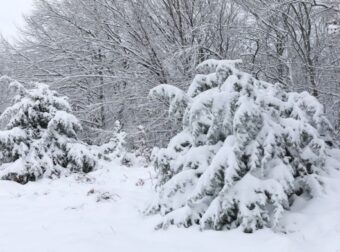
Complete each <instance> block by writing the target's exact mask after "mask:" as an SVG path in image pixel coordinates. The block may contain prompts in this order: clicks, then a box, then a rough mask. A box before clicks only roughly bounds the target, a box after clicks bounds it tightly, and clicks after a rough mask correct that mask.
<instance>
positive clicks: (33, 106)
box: [0, 81, 97, 183]
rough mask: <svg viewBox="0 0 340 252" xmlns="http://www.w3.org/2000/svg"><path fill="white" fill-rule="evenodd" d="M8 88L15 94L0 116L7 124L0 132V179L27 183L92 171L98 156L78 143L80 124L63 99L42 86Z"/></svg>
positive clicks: (19, 85)
mask: <svg viewBox="0 0 340 252" xmlns="http://www.w3.org/2000/svg"><path fill="white" fill-rule="evenodd" d="M11 86H12V87H14V88H16V89H17V90H18V94H17V96H16V97H15V99H14V103H13V105H12V106H11V107H9V108H7V109H6V110H5V111H4V112H3V114H2V115H1V116H0V121H2V122H6V125H7V126H6V130H4V131H0V178H1V179H8V180H14V181H17V182H19V183H27V182H28V181H34V180H36V179H38V178H40V177H42V176H46V177H51V178H52V177H59V176H60V175H62V174H65V173H69V172H89V171H92V170H93V169H94V167H95V166H96V164H97V161H96V160H97V157H96V155H95V154H94V153H92V152H91V151H90V148H89V147H88V146H87V145H86V144H84V143H82V142H81V141H79V140H78V138H77V133H78V131H79V130H80V129H81V125H80V123H79V121H78V120H77V118H76V117H75V116H74V115H72V114H71V107H70V105H69V103H68V101H67V99H66V97H61V96H59V95H58V94H57V93H56V92H55V91H52V90H50V89H49V87H48V86H47V85H44V84H35V88H33V89H30V90H28V89H26V88H24V87H23V86H22V85H21V84H20V83H18V82H15V81H14V82H12V84H11Z"/></svg>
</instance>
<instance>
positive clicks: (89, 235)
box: [0, 164, 340, 252]
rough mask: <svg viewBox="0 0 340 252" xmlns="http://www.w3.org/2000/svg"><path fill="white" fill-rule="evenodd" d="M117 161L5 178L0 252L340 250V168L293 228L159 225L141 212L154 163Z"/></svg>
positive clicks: (299, 212) (0, 193) (295, 216)
mask: <svg viewBox="0 0 340 252" xmlns="http://www.w3.org/2000/svg"><path fill="white" fill-rule="evenodd" d="M111 166H112V167H107V168H106V169H103V170H99V171H96V172H93V173H90V174H88V175H87V176H79V175H75V176H73V177H69V178H63V179H60V180H54V181H50V180H41V181H39V182H35V183H29V184H27V185H25V186H23V185H20V184H16V183H13V182H6V181H0V252H23V251H25V252H52V251H58V252H59V251H63V252H68V251H72V252H75V251H82V252H93V251H96V252H106V251H110V252H112V251H117V252H129V251H131V252H132V251H138V252H142V251H148V252H155V251H157V252H159V251H162V252H191V251H193V252H200V251H202V252H203V251H204V252H207V251H214V252H219V251H233V252H238V251H240V252H249V251H252V252H256V251H259V252H260V251H261V252H267V251H268V252H269V251H270V252H273V251H275V252H281V251H282V252H305V251H306V252H307V251H308V252H320V251H322V252H339V251H340V176H339V174H332V177H330V178H329V179H328V183H327V186H326V188H325V191H326V193H325V195H323V196H320V198H318V199H313V200H312V201H310V202H309V203H308V204H307V205H308V206H307V207H305V208H303V209H301V208H299V204H296V206H294V208H293V211H292V212H291V213H289V214H287V215H286V216H285V218H284V220H283V221H284V222H285V223H286V225H287V227H288V228H287V231H288V233H287V234H283V233H274V232H273V231H270V230H261V231H257V232H255V233H254V234H245V233H243V232H242V231H241V230H232V231H229V232H224V231H204V232H200V231H199V230H198V229H197V228H195V227H193V228H189V229H184V228H180V229H178V228H176V227H171V228H170V229H169V230H167V231H163V230H161V231H155V230H154V226H155V225H156V224H157V223H158V222H159V221H160V217H158V216H153V217H145V216H143V214H142V213H141V211H142V210H143V209H144V208H145V207H146V206H147V204H148V203H149V202H150V200H151V197H152V195H153V190H152V180H151V179H150V177H151V176H150V170H149V169H146V168H126V167H120V166H118V165H114V164H112V165H111ZM295 211H296V212H295Z"/></svg>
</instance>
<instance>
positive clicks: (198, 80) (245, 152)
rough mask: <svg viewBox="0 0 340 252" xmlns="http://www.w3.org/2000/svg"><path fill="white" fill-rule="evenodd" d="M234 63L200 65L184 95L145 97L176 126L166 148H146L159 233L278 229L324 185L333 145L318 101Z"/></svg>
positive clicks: (161, 92)
mask: <svg viewBox="0 0 340 252" xmlns="http://www.w3.org/2000/svg"><path fill="white" fill-rule="evenodd" d="M239 63H241V62H240V61H238V60H236V61H235V60H234V61H233V60H207V61H205V62H203V63H201V64H200V65H199V66H198V71H199V72H200V73H201V74H199V75H197V76H196V77H195V78H194V80H193V82H192V84H191V85H190V87H189V89H188V91H187V92H184V91H182V90H180V89H178V88H176V87H173V86H169V85H160V86H158V87H156V88H154V89H152V90H151V92H150V94H151V96H152V97H156V98H163V99H164V98H167V99H168V101H167V102H168V103H169V104H170V109H169V112H170V114H171V115H176V117H177V118H178V116H179V117H180V118H182V121H183V130H182V131H181V132H180V133H179V134H177V135H176V136H175V137H174V138H172V140H171V141H170V143H169V145H168V147H167V148H162V149H156V148H155V149H154V151H153V157H152V159H153V165H154V167H155V169H156V171H157V173H158V197H157V199H156V200H155V202H154V204H152V206H151V207H150V208H149V209H148V211H147V212H148V213H157V212H160V213H161V214H162V215H164V216H165V217H164V221H163V222H162V223H161V224H160V225H159V228H166V227H167V226H169V225H171V224H174V225H178V226H181V225H183V226H190V225H193V224H199V225H200V227H201V228H202V229H216V230H221V229H233V228H237V227H241V228H242V229H243V231H244V232H253V231H255V230H257V229H261V228H264V227H272V228H275V227H277V225H278V223H279V220H280V217H281V216H282V214H283V213H284V211H285V210H288V209H289V208H290V206H291V205H292V204H293V203H294V201H295V199H296V198H297V197H304V198H306V199H310V198H311V197H313V196H316V195H318V194H319V193H320V190H321V189H322V184H323V182H322V178H323V176H324V175H325V174H327V170H328V169H329V168H327V165H326V164H328V163H330V162H328V161H329V160H331V159H332V157H331V155H330V150H331V149H332V148H333V147H332V146H334V144H335V143H334V142H333V141H332V127H331V125H330V124H329V122H328V120H327V119H326V117H325V116H324V113H323V111H324V109H323V107H322V105H321V104H320V103H319V102H318V101H317V99H316V98H315V97H313V96H311V95H310V94H309V93H307V92H302V93H296V92H287V91H285V90H284V89H283V88H282V87H281V86H280V85H279V84H276V85H272V84H270V83H267V82H263V81H259V80H257V79H255V78H253V77H252V76H251V75H249V74H247V73H244V72H241V71H239V70H238V69H237V68H236V66H237V64H239ZM332 164H336V162H332ZM335 166H336V165H335ZM334 168H339V167H334Z"/></svg>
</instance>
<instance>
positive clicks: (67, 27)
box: [0, 0, 340, 148]
mask: <svg viewBox="0 0 340 252" xmlns="http://www.w3.org/2000/svg"><path fill="white" fill-rule="evenodd" d="M339 6H340V4H339V3H338V2H337V1H328V0H323V1H314V0H308V1H302V0H301V1H300V0H298V1H293V2H292V1H286V0H277V1H272V0H268V1H267V0H255V1H254V0H230V1H225V0H212V1H202V0H190V1H187V0H161V1H153V0H143V1H134V0H123V1H121V0H63V1H46V0H38V1H36V3H35V9H34V11H33V13H32V14H31V15H29V16H27V17H26V23H27V24H26V26H25V27H24V28H23V29H22V32H21V36H20V39H18V40H17V41H6V40H5V39H2V41H1V46H0V48H1V49H0V50H1V51H0V59H1V61H0V74H1V75H8V76H11V77H12V78H14V79H16V80H18V81H20V82H23V83H27V84H28V83H29V82H31V81H38V82H43V83H47V84H49V85H50V86H51V87H52V88H53V89H55V90H57V91H59V92H60V93H61V94H63V95H67V96H68V97H69V98H70V102H71V105H72V108H73V110H74V111H75V113H76V115H77V116H78V117H79V118H80V120H81V123H82V124H83V127H84V128H85V130H84V131H83V133H82V134H83V135H82V138H83V139H84V140H85V141H87V142H91V143H103V142H105V141H106V140H108V136H109V135H110V131H111V130H112V129H113V127H114V122H115V121H116V120H119V121H120V122H121V124H122V127H123V130H124V131H126V132H127V133H128V135H129V137H128V138H129V140H128V142H129V144H130V146H131V147H133V148H137V147H138V146H139V145H140V143H141V142H144V143H145V144H146V145H147V146H149V147H150V146H154V145H158V146H164V145H165V144H166V141H167V140H169V138H170V137H172V136H173V135H174V134H175V133H176V132H177V130H178V129H179V126H178V125H179V124H178V123H177V122H176V121H173V120H170V119H169V117H168V113H167V110H166V106H167V105H166V104H165V106H164V103H162V102H160V101H157V100H150V99H148V97H147V95H148V93H149V90H150V89H151V88H153V87H155V86H157V85H158V84H163V83H166V84H171V85H174V86H176V87H180V88H187V87H188V86H189V84H190V82H191V79H192V78H193V77H194V75H195V74H196V72H195V67H196V66H197V65H198V64H199V63H201V62H203V61H204V60H206V59H210V58H215V59H239V58H240V59H242V62H243V63H242V65H241V66H240V67H241V68H242V70H244V71H246V72H248V73H251V74H252V75H253V76H254V77H256V78H258V79H262V80H265V81H268V82H271V83H280V84H281V85H283V86H284V87H285V88H286V89H287V90H290V91H298V92H301V91H308V92H310V93H311V94H312V95H313V96H315V97H317V98H318V100H319V101H320V102H321V103H322V104H323V105H324V107H325V110H326V111H325V113H326V115H327V117H328V118H329V120H330V121H331V122H332V124H333V125H334V127H335V131H336V132H337V135H339V130H340V114H339V110H340V102H339V98H340V84H339V79H340V58H339V54H340V52H339V51H340V43H339V38H340V31H339V29H340V28H339V25H340V14H339V8H340V7H339ZM1 88H2V89H4V90H2V92H1V93H2V95H3V96H4V97H5V98H6V97H7V98H8V97H9V96H8V94H6V90H5V89H6V87H5V86H3V87H1ZM1 103H6V99H3V100H2V102H1ZM2 106H3V105H2ZM142 139H144V140H142Z"/></svg>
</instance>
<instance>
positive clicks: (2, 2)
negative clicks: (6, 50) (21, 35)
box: [0, 0, 33, 39]
mask: <svg viewBox="0 0 340 252" xmlns="http://www.w3.org/2000/svg"><path fill="white" fill-rule="evenodd" d="M32 3H33V0H0V33H1V34H3V35H4V36H5V37H6V38H8V39H13V38H16V37H17V33H18V30H17V27H22V26H23V18H22V16H23V14H29V13H30V11H31V10H32Z"/></svg>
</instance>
